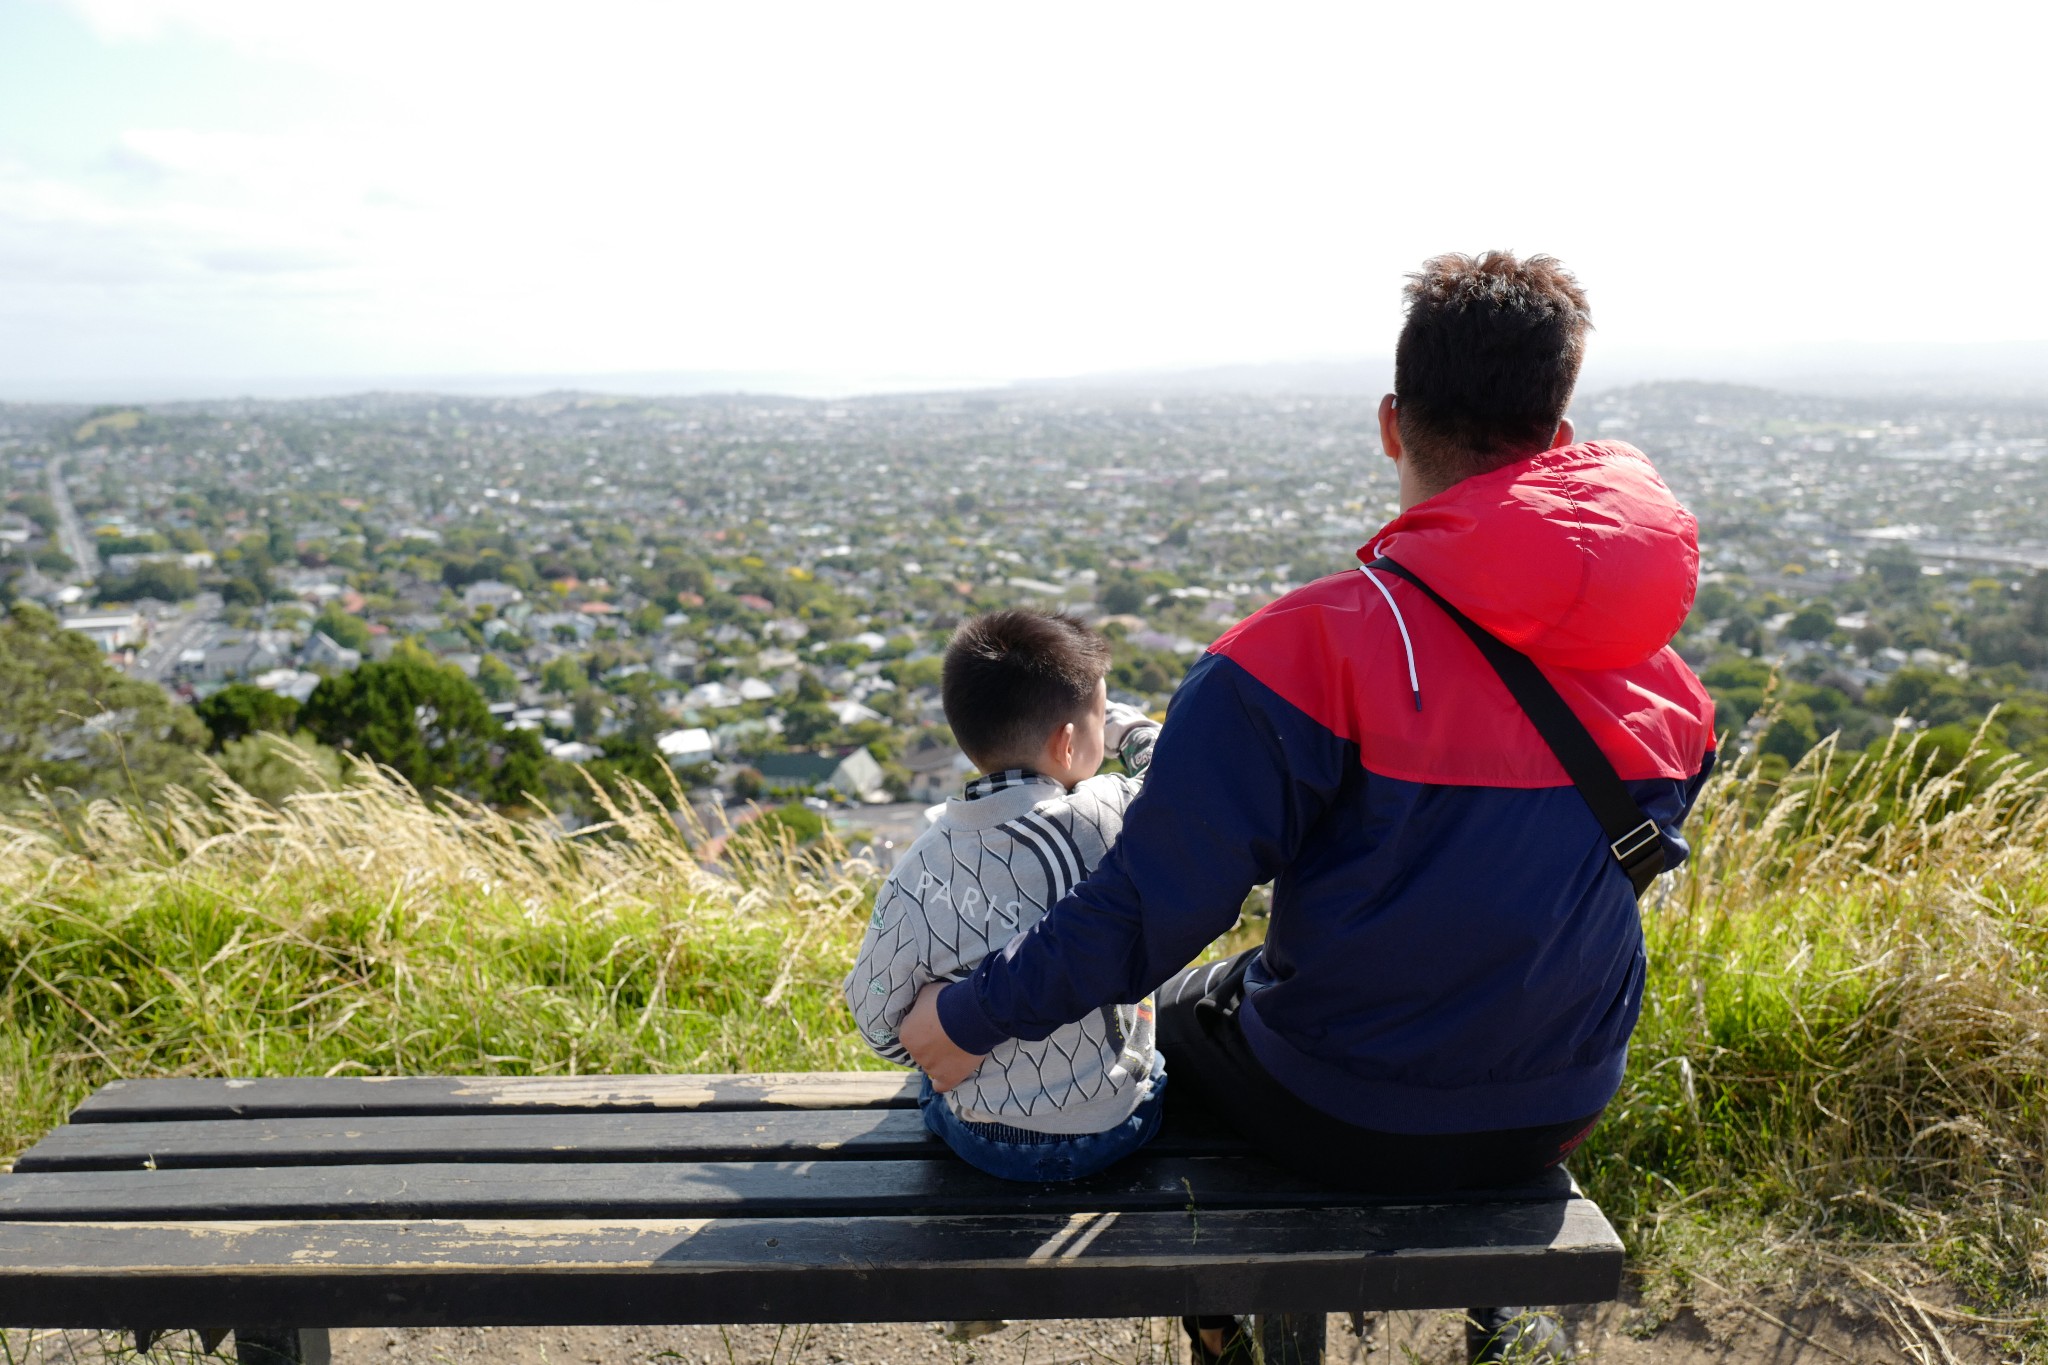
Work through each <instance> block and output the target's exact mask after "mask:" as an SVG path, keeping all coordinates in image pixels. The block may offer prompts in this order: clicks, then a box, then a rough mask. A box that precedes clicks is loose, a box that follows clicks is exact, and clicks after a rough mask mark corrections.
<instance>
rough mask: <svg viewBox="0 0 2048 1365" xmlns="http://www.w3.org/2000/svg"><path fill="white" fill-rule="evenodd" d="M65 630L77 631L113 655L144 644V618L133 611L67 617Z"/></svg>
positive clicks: (103, 650)
mask: <svg viewBox="0 0 2048 1365" xmlns="http://www.w3.org/2000/svg"><path fill="white" fill-rule="evenodd" d="M64 629H66V630H75V631H77V632H78V633H79V634H80V635H83V636H85V637H86V638H87V639H89V640H91V641H92V642H93V643H94V644H96V645H98V646H99V647H100V649H101V651H102V652H104V653H107V654H112V653H114V652H116V651H117V650H123V649H128V648H130V647H131V646H134V645H139V644H141V643H142V617H141V616H140V615H139V614H138V613H136V612H132V611H103V612H98V613H96V614H94V615H91V616H67V617H65V618H64Z"/></svg>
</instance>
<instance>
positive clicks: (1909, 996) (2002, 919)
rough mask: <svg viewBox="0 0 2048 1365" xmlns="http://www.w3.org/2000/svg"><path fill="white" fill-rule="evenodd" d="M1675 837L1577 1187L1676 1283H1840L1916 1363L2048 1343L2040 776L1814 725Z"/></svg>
mask: <svg viewBox="0 0 2048 1365" xmlns="http://www.w3.org/2000/svg"><path fill="white" fill-rule="evenodd" d="M1693 842H1694V846H1695V850H1696V854H1695V857H1694V859H1693V861H1692V862H1691V864H1690V865H1689V866H1688V867H1687V868H1686V869H1685V870H1684V871H1683V872H1681V873H1680V874H1679V875H1677V876H1676V877H1673V878H1668V879H1667V882H1668V885H1666V886H1665V887H1663V888H1662V889H1661V890H1660V891H1659V892H1658V893H1657V894H1656V896H1655V898H1654V899H1652V900H1651V901H1649V902H1648V903H1647V904H1646V907H1645V929H1646V932H1647V936H1648V940H1649V954H1650V962H1651V970H1650V975H1649V984H1648V989H1647V992H1646V998H1645V1001H1644V1011H1643V1018H1642V1022H1641V1024H1640V1025H1639V1026H1638V1029H1637V1033H1636V1037H1635V1041H1634V1044H1633V1048H1632V1055H1631V1064H1630V1069H1629V1077H1628V1081H1627V1083H1626V1086H1625V1088H1624V1090H1623V1092H1622V1094H1621V1095H1620V1096H1619V1097H1618V1098H1617V1100H1616V1101H1615V1104H1614V1106H1613V1107H1612V1108H1611V1109H1610V1110H1609V1114H1608V1118H1607V1121H1606V1122H1605V1123H1604V1124H1603V1125H1602V1127H1601V1128H1600V1129H1599V1130H1598V1131H1597V1132H1596V1135H1595V1138H1594V1140H1593V1142H1592V1144H1591V1150H1590V1151H1589V1152H1588V1154H1587V1156H1586V1158H1584V1159H1583V1160H1582V1161H1581V1162H1580V1163H1579V1166H1580V1170H1579V1174H1580V1176H1581V1179H1582V1180H1584V1181H1585V1183H1586V1184H1587V1185H1588V1186H1589V1188H1590V1189H1591V1191H1592V1192H1593V1193H1594V1194H1595V1195H1596V1196H1597V1197H1598V1198H1599V1199H1600V1200H1601V1202H1602V1204H1603V1206H1604V1207H1605V1208H1607V1210H1608V1211H1609V1213H1610V1214H1611V1215H1614V1216H1615V1217H1616V1218H1617V1221H1619V1222H1621V1223H1622V1224H1623V1226H1624V1228H1625V1229H1626V1231H1627V1233H1628V1235H1629V1238H1630V1241H1631V1243H1632V1246H1633V1248H1634V1249H1635V1250H1636V1251H1637V1253H1638V1256H1639V1259H1641V1260H1644V1261H1646V1262H1648V1263H1650V1264H1653V1265H1661V1266H1663V1267H1665V1268H1667V1269H1670V1270H1673V1271H1675V1272H1676V1275H1675V1277H1674V1278H1675V1280H1676V1281H1677V1282H1678V1284H1679V1285H1680V1286H1681V1287H1682V1285H1683V1283H1684V1281H1685V1280H1686V1279H1687V1278H1707V1277H1712V1278H1714V1280H1715V1282H1717V1283H1718V1282H1719V1281H1720V1278H1721V1277H1732V1278H1735V1279H1738V1280H1768V1279H1777V1280H1781V1281H1782V1280H1784V1279H1785V1278H1787V1277H1788V1276H1791V1277H1797V1278H1804V1279H1806V1280H1807V1281H1809V1282H1824V1281H1827V1280H1838V1281H1840V1280H1846V1281H1848V1282H1853V1283H1856V1284H1859V1285H1861V1286H1862V1287H1863V1288H1865V1289H1867V1290H1872V1291H1876V1292H1877V1295H1878V1297H1877V1300H1876V1302H1877V1303H1878V1305H1879V1307H1880V1309H1881V1310H1882V1311H1883V1312H1885V1313H1886V1314H1887V1315H1889V1316H1892V1317H1893V1318H1894V1319H1895V1323H1894V1325H1895V1327H1897V1329H1898V1330H1899V1333H1900V1335H1901V1336H1902V1338H1904V1339H1905V1340H1906V1341H1907V1342H1908V1344H1909V1345H1910V1346H1911V1347H1912V1348H1913V1349H1915V1350H1916V1351H1919V1352H1921V1353H1922V1354H1925V1355H1926V1357H1927V1358H1929V1359H1941V1358H1942V1355H1941V1354H1940V1352H1941V1351H1942V1350H1943V1349H1945V1347H1943V1345H1942V1341H1941V1337H1942V1334H1943V1333H1944V1332H1945V1331H1947V1330H1950V1329H1952V1328H1954V1327H1955V1326H1957V1325H1962V1326H1964V1327H1968V1328H1975V1329H1979V1330H1982V1331H1987V1332H1989V1334H1991V1335H1993V1336H1997V1337H2001V1338H2007V1339H2013V1340H2022V1341H2026V1342H2030V1343H2031V1347H2030V1349H2041V1348H2043V1347H2048V1330H2044V1314H2048V957H2044V953H2043V949H2044V947H2048V772H2042V771H2040V770H2030V769H2027V768H2026V767H2024V766H2023V765H2022V764H2020V763H2019V762H2018V760H2016V759H2013V758H2010V757H2008V758H1993V757H1991V756H1990V754H1989V750H1988V747H1987V746H1986V745H1985V744H1984V742H1983V736H1982V734H1981V733H1980V735H1979V740H1978V743H1977V745H1976V746H1974V747H1973V748H1972V750H1971V752H1970V754H1969V755H1968V756H1967V758H1966V759H1965V761H1964V762H1963V763H1962V764H1961V765H1958V766H1956V767H1955V768H1953V769H1952V770H1947V771H1944V770H1943V768H1942V760H1941V757H1940V755H1939V754H1938V753H1937V752H1935V751H1934V750H1933V749H1932V747H1931V746H1926V745H1920V744H1916V743H1914V742H1913V741H1912V740H1911V739H1910V738H1909V737H1906V736H1903V735H1902V736H1895V737H1894V740H1893V741H1892V743H1891V744H1890V745H1889V746H1888V747H1887V748H1886V749H1885V750H1884V751H1883V752H1882V753H1880V754H1876V755H1867V754H1858V755H1843V754H1841V753H1839V752H1837V751H1836V749H1835V748H1834V746H1833V744H1832V743H1824V744H1823V745H1821V746H1820V747H1819V748H1818V749H1816V750H1815V751H1813V752H1812V753H1811V754H1809V755H1808V756H1807V758H1806V759H1805V761H1804V762H1802V763H1801V764H1800V765H1799V767H1798V768H1796V769H1795V770H1794V771H1793V772H1792V773H1791V774H1790V775H1789V776H1787V777H1786V778H1785V779H1784V780H1783V781H1782V782H1779V783H1772V782H1769V781H1767V780H1766V779H1765V778H1764V776H1763V774H1762V773H1761V772H1760V770H1759V767H1758V765H1757V763H1756V762H1755V761H1754V760H1753V759H1750V760H1743V761H1738V762H1737V763H1735V764H1733V765H1731V766H1730V767H1729V768H1728V769H1727V770H1725V771H1723V772H1722V773H1720V774H1719V775H1717V777H1716V778H1715V779H1714V780H1713V783H1712V785H1711V786H1710V788H1709V789H1708V791H1707V792H1706V793H1705V794H1704V795H1703V798H1702V800H1701V803H1700V808H1699V812H1698V815H1697V817H1696V820H1695V824H1694V826H1693Z"/></svg>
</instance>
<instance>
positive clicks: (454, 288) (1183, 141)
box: [0, 0, 2048, 374]
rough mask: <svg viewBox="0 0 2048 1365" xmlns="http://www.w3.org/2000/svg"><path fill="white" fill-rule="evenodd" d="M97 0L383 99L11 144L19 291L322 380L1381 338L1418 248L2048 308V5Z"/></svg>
mask: <svg viewBox="0 0 2048 1365" xmlns="http://www.w3.org/2000/svg"><path fill="white" fill-rule="evenodd" d="M76 8H77V10H78V11H79V12H80V13H81V14H83V15H84V16H85V17H86V18H87V20H88V21H89V22H90V23H91V25H92V27H93V29H94V31H95V32H97V33H98V34H100V35H101V36H102V37H103V38H104V40H105V41H107V42H109V43H114V44H138V45H143V46H145V47H147V46H148V45H150V44H155V43H161V42H164V41H167V40H169V39H170V38H172V37H174V36H178V35H183V36H184V37H186V38H194V37H196V38H197V39H198V40H201V41H205V42H208V43H213V44H218V45H221V46H224V47H226V48H229V49H232V50H233V51H234V52H236V53H238V54H240V55H241V58H242V59H243V60H245V61H247V62H252V63H258V64H261V65H263V66H265V67H270V68H283V69H291V70H297V69H305V70H308V71H315V70H317V71H319V72H320V73H323V77H324V78H329V79H333V80H335V81H338V82H339V83H340V89H341V90H342V91H343V92H344V98H343V99H341V100H340V101H339V103H337V104H336V106H335V107H334V108H333V109H332V111H331V112H330V113H329V114H327V115H325V116H323V117H322V118H320V119H317V120H305V121H301V122H299V123H295V124H292V125H290V126H244V127H236V128H228V129H222V128H218V127H212V128H202V127H199V126H194V125H191V124H186V123H181V122H180V121H178V116H179V111H178V110H177V108H175V107H174V105H167V106H166V108H165V109H164V111H163V112H164V115H165V117H164V118H162V119H160V120H159V121H157V122H155V123H153V124H150V125H147V126H136V127H133V128H131V129H130V130H128V131H127V132H126V133H125V134H124V135H123V136H122V137H121V138H120V139H119V141H118V142H117V143H116V144H115V145H114V146H112V147H110V148H109V149H108V154H107V159H106V170H105V173H104V174H103V175H101V176H99V177H98V178H91V177H87V178H80V177H76V176H66V175H59V174H52V173H46V172H40V171H33V170H28V169H24V168H20V167H17V168H15V169H14V170H11V171H4V172H0V287H4V288H6V289H8V290H9V291H10V294H11V295H12V296H13V297H17V298H20V297H24V294H23V292H22V291H26V293H25V297H26V298H27V299H28V301H29V302H30V303H32V304H33V305H34V306H35V308H36V310H37V312H38V316H42V317H54V318H58V319H62V318H63V317H65V316H66V315H67V310H69V311H70V313H72V314H74V315H75V316H76V317H77V318H78V319H80V326H81V327H82V328H84V329H85V330H86V331H87V332H89V333H91V334H93V335H104V334H106V332H107V331H108V330H109V329H110V328H118V327H119V326H120V325H121V324H123V323H124V322H125V323H127V324H129V326H130V330H131V331H132V334H133V336H134V337H135V341H134V344H133V346H132V347H131V348H130V352H129V353H127V354H126V360H127V363H132V364H136V365H143V366H147V365H149V364H151V363H159V364H161V363H168V361H169V360H170V359H172V358H175V359H178V360H179V361H180V363H184V362H186V361H190V360H192V359H193V350H192V347H193V345H194V342H195V335H198V336H203V338H204V342H205V344H206V345H209V346H221V347H225V348H227V349H228V350H229V351H232V352H233V353H234V354H235V355H237V356H241V357H244V358H245V359H249V358H253V360H254V361H262V360H264V359H265V358H268V359H269V361H270V362H271V363H272V365H273V366H274V368H277V369H281V370H303V369H306V368H308V367H311V366H314V365H318V364H342V365H346V366H352V367H356V368H367V369H377V370H388V369H389V368H391V367H392V366H394V365H407V366H419V367H423V368H426V369H430V370H435V371H439V372H449V371H459V370H464V369H516V370H574V369H610V368H631V369H649V368H660V367H676V368H699V369H701V368H714V369H764V368H773V369H785V370H787V369H815V370H827V371H830V370H839V371H861V372H865V373H877V372H881V373H887V372H891V371H894V372H914V373H980V374H1023V373H1047V372H1071V371H1077V370H1083V369H1090V368H1107V367H1126V366H1134V365H1144V364H1155V363H1176V362H1184V363H1197V362H1204V361H1221V360H1232V359H1262V358H1275V357H1285V356H1299V355H1308V354H1332V353H1360V352H1370V351H1375V350H1379V349H1382V348H1383V347H1384V346H1385V344H1386V342H1387V340H1388V338H1389V337H1390V334H1391V329H1392V326H1393V323H1394V319H1395V317H1396V306H1397V298H1398V287H1399V283H1400V275H1401V273H1402V272H1403V271H1404V270H1407V269H1410V268H1412V267H1413V265H1414V264H1415V263H1416V262H1417V261H1419V260H1420V259H1422V258H1423V257H1424V256H1427V255H1430V254H1433V253H1434V252H1436V251H1439V250H1444V249H1459V248H1462V249H1477V248H1480V247H1485V246H1491V245H1508V246H1514V247H1518V248H1520V249H1524V250H1539V249H1541V250H1550V251H1553V252H1554V253H1556V254H1558V255H1560V256H1562V257H1564V258H1565V259H1566V260H1567V262H1569V263H1570V264H1572V265H1573V266H1574V267H1575V268H1577V269H1578V270H1579V272H1580V273H1581V275H1582V277H1583V278H1584V279H1585V280H1586V281H1587V283H1588V285H1589V287H1590V288H1591V289H1592V290H1593V293H1594V301H1595V308H1596V315H1597V320H1598V321H1599V324H1600V327H1601V338H1602V344H1603V345H1607V346H1627V345H1630V344H1638V343H1663V344H1673V343H1678V342H1707V343H1727V344H1732V343H1739V342H1742V341H1744V340H1747V339H1755V338H1757V337H1759V336H1763V337H1767V338H1768V339H1770V340H1772V341H1783V340H1796V339H1802V338H1811V339H1818V338H1830V337H1872V338H1913V339H1949V338H1969V337H1978V338H1989V337H2010V336H2030V335H2040V334H2041V333H2042V332H2043V330H2044V329H2043V327H2042V324H2041V323H2040V321H2039V319H2040V318H2041V317H2042V316H2044V315H2048V283H2044V282H2043V281H2042V280H2040V279H2038V278H2029V277H2027V276H2025V275H2024V274H2021V275H2018V276H2016V277H2014V278H2012V279H2010V280H2007V281H2004V282H2003V283H2002V284H2001V286H2000V287H1999V288H1997V289H1995V290H1994V289H1986V288H1984V287H1983V286H1982V285H1981V284H1980V283H1979V280H1980V278H1981V273H1982V272H1981V271H1980V270H1978V269H1976V268H1974V267H1973V265H1972V263H1973V262H1977V261H1983V260H1986V259H1989V260H1998V259H2002V258H2009V259H2015V260H2017V259H2025V258H2030V257H2031V254H2032V251H2033V246H2032V238H2033V236H2034V235H2035V234H2037V232H2038V228H2037V227H2036V226H2035V224H2036V223H2038V221H2039V217H2040V211H2041V209H2042V207H2043V202H2042V190H2041V189H2040V187H2039V185H2038V183H2037V180H2038V178H2037V177H2035V176H2033V174H2032V172H2031V170H2030V160H2029V158H2030V157H2031V156H2032V155H2033V152H2032V151H2030V150H2029V149H2030V147H2031V144H2032V142H2033V140H2034V134H2033V131H2032V130H2033V129H2034V128H2035V126H2036V125H2037V123H2038V119H2037V116H2036V115H2035V114H2034V113H2033V112H2032V110H2031V109H2030V108H2029V107H2028V106H2027V103H2026V101H2027V100H2028V99H2029V98H2030V97H2029V96H2028V94H2027V91H2029V90H2030V89H2031V88H2032V74H2031V73H2030V72H2029V71H2027V70H2026V66H2027V63H2028V62H2029V61H2030V58H2029V56H2028V55H2027V54H2029V53H2030V52H2036V51H2038V50H2040V46H2041V45H2040V43H2039V41H2038V40H2039V39H2040V38H2041V37H2042V36H2044V35H2043V33H2042V30H2041V25H2042V21H2041V20H2040V19H2039V18H2038V17H2034V16H2032V15H2029V16H2028V17H2026V18H2023V19H2019V20H2014V19H2012V18H2011V17H2010V14H2011V11H2009V10H2005V9H1999V10H1993V9H1991V8H1988V7H1979V6H1973V5H1961V6H1949V7H1946V8H1945V9H1944V10H1943V12H1941V13H1940V14H1939V15H1935V14H1933V13H1932V12H1927V11H1920V10H1905V9H1900V10H1896V11H1888V10H1886V9H1884V8H1882V7H1869V6H1859V7H1856V8H1854V9H1851V8H1849V7H1845V6H1799V7H1793V6H1782V5H1780V6H1775V7H1766V6H1736V7H1732V8H1730V7H1723V8H1720V9H1717V10H1715V11H1713V12H1711V14H1708V13H1707V12H1703V11H1702V12H1684V13H1681V12H1679V11H1659V10H1654V9H1647V8H1644V7H1640V6H1620V5H1602V6H1580V7H1571V6H1564V7H1548V8H1546V9H1544V10H1541V11H1531V10H1529V9H1528V8H1527V7H1525V6H1516V7H1508V6H1475V7H1468V8H1467V9H1464V10H1460V11H1458V12H1457V14H1456V16H1455V17H1453V16H1451V15H1449V14H1447V13H1446V12H1443V11H1440V10H1431V9H1426V8H1424V7H1407V8H1404V9H1402V10H1399V11H1394V12H1380V11H1378V10H1376V9H1368V8H1366V7H1357V6H1348V5H1347V6H1327V7H1326V6H1277V7H1275V6H1263V7H1259V9H1258V10H1257V11H1250V10H1245V9H1243V8H1241V7H1227V8H1226V7H1202V6H1196V7H1171V8H1169V7H1165V6H1131V7H1115V8H1108V7H1100V6H1095V7H1082V6H1033V7H1030V8H1028V9H1025V8H1015V9H1009V10H996V9H992V8H983V7H959V6H946V7H941V6H912V7H901V6H892V7H887V8H875V7H868V6H846V5H836V4H832V5H826V4H818V5H747V6H687V7H685V6H672V5H638V4H635V5H625V4H600V5H578V6H574V7H564V6H561V5H559V4H554V3H550V4H546V5H514V4H507V3H503V2H502V0H500V3H494V4H489V5H471V4H452V3H451V4H434V5H419V4H402V5H400V4H376V3H355V4H350V5H346V6H341V5H313V4H303V5H301V4H294V5H277V4H274V3H255V2H253V0H252V2H250V3H241V2H239V0H79V3H78V4H77V6H76ZM2016 24H2017V25H2024V26H2025V27H2024V29H2021V28H2019V27H2015V25H2016ZM10 262H12V263H14V264H10ZM24 262H28V263H31V264H22V263H24ZM34 262H42V263H43V264H42V265H41V266H37V265H34V264H33V263H34ZM1701 276H1705V277H1707V279H1706V281H1705V283H1704V284H1703V285H1701V284H1695V283H1694V281H1695V280H1697V279H1699V277H1701ZM178 310H184V311H183V312H180V311H178ZM187 318H198V319H201V323H198V324H194V325H193V326H192V327H190V328H188V327H186V326H185V319H187ZM238 328H240V329H242V330H239V331H238V330H237V329H238ZM152 338H154V340H152ZM0 347H4V348H5V350H4V351H0V360H8V361H17V362H25V363H31V364H44V363H47V362H48V359H49V357H52V356H56V357H60V358H64V363H66V364H72V363H79V364H83V363H91V359H92V355H95V354H96V355H104V354H105V352H104V351H97V352H92V353H91V354H82V353H81V354H73V352H72V351H71V350H67V347H66V345H65V344H64V343H63V342H62V341H61V340H59V341H58V342H56V343H55V344H53V343H52V342H51V341H50V340H49V339H48V338H39V337H38V336H37V335H32V334H31V333H30V332H29V331H27V330H25V329H24V328H23V327H22V326H20V325H18V324H16V325H13V326H7V327H4V329H0ZM151 347H156V348H158V349H157V350H154V351H153V350H152V349H151ZM223 363H225V362H223Z"/></svg>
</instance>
